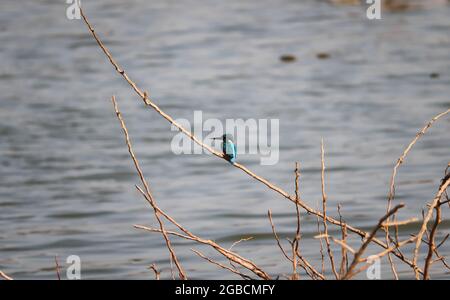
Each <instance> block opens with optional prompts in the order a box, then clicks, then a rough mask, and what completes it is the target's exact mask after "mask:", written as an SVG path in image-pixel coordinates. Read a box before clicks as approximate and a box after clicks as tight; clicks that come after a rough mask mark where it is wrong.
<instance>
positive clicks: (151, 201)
mask: <svg viewBox="0 0 450 300" xmlns="http://www.w3.org/2000/svg"><path fill="white" fill-rule="evenodd" d="M111 101H112V103H113V105H114V110H115V112H116V115H117V118H118V120H119V122H120V126H121V127H122V130H123V133H124V135H125V143H126V144H127V147H128V153H129V154H130V156H131V159H132V160H133V163H134V166H135V168H136V171H137V173H138V175H139V178H140V179H141V182H142V184H143V186H144V189H145V194H146V195H147V197H146V199H147V200H148V202H149V204H150V205H151V206H152V208H153V210H154V215H155V218H156V220H157V221H158V223H159V228H161V233H162V235H163V237H164V240H165V242H166V246H167V249H168V250H169V253H170V258H171V260H172V261H173V262H174V263H175V266H176V267H177V269H178V275H179V277H180V279H182V280H184V279H187V276H186V274H185V272H184V270H183V268H182V267H181V264H180V263H179V261H178V258H177V256H176V255H175V250H173V248H172V245H171V243H170V239H169V237H168V236H167V233H166V231H165V228H164V223H163V221H162V220H161V218H160V217H159V212H158V210H157V209H156V208H155V207H156V202H155V200H154V199H153V196H152V194H151V192H150V187H149V185H148V183H147V180H146V179H145V177H144V173H143V172H142V169H141V167H140V165H139V161H138V160H137V158H136V156H135V154H134V151H133V147H132V146H131V141H130V136H129V134H128V130H127V127H126V125H125V121H124V120H123V118H122V114H121V113H120V111H119V108H118V106H117V102H116V97H114V96H112V98H111Z"/></svg>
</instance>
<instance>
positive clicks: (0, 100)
mask: <svg viewBox="0 0 450 300" xmlns="http://www.w3.org/2000/svg"><path fill="white" fill-rule="evenodd" d="M85 2H86V3H85ZM83 4H84V7H85V10H86V13H87V15H88V17H89V18H90V20H91V22H92V23H93V24H94V26H95V28H96V31H97V32H98V33H99V34H100V35H101V36H102V37H103V39H104V41H105V44H106V45H107V46H108V47H109V48H110V49H111V51H112V53H113V54H114V55H115V57H116V59H117V60H118V61H119V62H121V64H122V65H123V66H124V68H125V69H126V70H127V72H128V73H129V74H130V76H131V77H132V78H133V79H134V80H136V82H137V83H138V84H139V85H140V86H142V87H143V88H145V89H148V90H149V92H150V95H151V97H152V98H153V99H155V101H156V102H157V104H158V105H160V106H161V108H162V109H164V110H165V111H166V112H168V113H169V114H171V115H172V116H174V117H176V118H187V119H189V120H192V119H193V111H194V110H202V111H203V115H204V118H218V119H221V120H225V119H227V118H233V119H237V118H244V119H247V118H254V119H264V118H269V119H279V120H280V160H279V163H278V164H276V165H273V166H261V165H260V164H259V159H258V156H255V155H242V156H240V157H239V162H242V163H243V164H245V165H246V166H248V167H249V168H250V169H252V170H254V171H255V172H256V173H257V174H259V175H262V176H264V177H265V178H267V179H269V180H271V181H273V182H274V183H276V184H278V185H280V186H281V187H283V188H285V189H286V190H288V191H292V190H293V168H294V162H295V161H299V162H300V163H301V169H302V176H301V193H302V195H303V198H304V199H305V201H306V202H308V203H309V204H310V205H312V206H316V205H317V201H320V199H321V187H320V140H321V138H322V137H323V138H324V141H325V151H326V165H327V173H326V190H327V194H328V197H329V200H328V203H329V214H332V215H334V216H336V215H337V212H336V207H337V205H338V204H341V205H342V214H343V217H344V219H345V220H346V221H348V222H349V223H351V224H352V225H355V226H358V227H361V228H363V229H367V230H369V229H370V228H371V226H373V225H374V224H375V223H376V221H377V220H378V218H379V217H380V216H381V215H383V214H384V211H385V204H386V195H387V192H388V186H389V177H390V172H391V169H392V167H393V164H394V163H395V161H396V159H397V158H398V156H399V155H400V154H401V152H402V151H403V148H404V147H405V146H406V145H407V144H408V143H409V142H410V140H411V139H412V138H413V136H414V135H415V133H416V132H417V131H418V129H419V128H421V127H422V126H423V125H424V124H425V122H426V121H427V120H429V119H430V118H431V117H432V116H434V115H436V114H437V113H439V112H441V111H444V110H446V109H447V108H449V107H450V97H449V94H450V57H449V53H450V51H449V48H450V18H449V16H450V7H449V6H448V5H438V6H432V7H429V8H425V9H417V10H408V11H400V12H383V19H382V20H381V21H368V20H367V19H366V18H365V7H364V6H347V5H332V4H330V3H328V2H326V1H313V0H309V1H292V0H291V1H288V0H286V1H284V0H281V1H266V0H265V1H144V0H134V1H127V2H124V1H104V0H102V1H95V2H94V1H91V2H88V1H84V2H83ZM65 9H66V4H65V1H59V3H56V2H54V1H43V0H42V1H31V0H23V1H20V3H19V2H18V1H12V0H6V1H5V0H2V1H1V3H0V57H1V64H0V66H1V67H0V91H1V93H0V133H1V137H0V167H1V168H0V178H1V180H0V212H1V213H0V269H1V270H3V271H5V272H6V273H8V274H9V275H11V276H13V277H15V278H20V279H42V278H48V279H54V278H55V277H56V275H55V272H54V260H53V259H54V256H55V255H58V257H59V258H60V260H61V264H63V263H64V259H65V258H66V257H67V256H69V255H72V254H76V255H79V256H80V257H81V260H82V277H83V278H86V279H87V278H90V279H95V278H112V279H118V278H130V279H147V278H153V274H152V273H151V271H149V270H148V269H146V268H147V266H148V265H149V264H151V263H153V262H155V263H157V264H158V266H159V267H160V268H162V270H163V274H162V275H163V277H165V278H168V277H170V272H169V262H168V255H167V251H166V250H165V246H164V242H163V239H162V238H161V237H160V235H157V234H150V233H147V232H141V231H137V230H136V229H134V228H133V227H132V225H133V224H147V225H155V222H154V220H153V216H152V212H151V210H150V208H149V207H148V205H146V203H145V201H144V200H143V199H142V198H141V197H140V195H139V194H138V193H137V192H136V190H135V188H134V184H136V183H138V178H137V176H136V174H135V172H134V169H133V167H132V163H131V161H130V159H129V157H128V153H127V150H126V147H125V145H124V142H123V136H122V133H121V131H120V127H119V125H118V123H117V120H116V118H115V116H114V113H113V109H112V106H111V104H110V100H109V99H110V97H111V95H112V94H115V95H116V96H117V98H118V100H119V105H120V107H121V110H122V112H123V114H124V117H125V120H126V122H127V124H128V127H129V131H130V134H131V136H132V139H133V142H134V146H135V150H136V152H137V155H138V157H139V158H140V161H141V163H142V165H143V168H144V171H145V173H146V175H147V177H148V179H149V181H150V184H151V187H152V189H153V193H154V196H155V198H156V199H157V201H158V203H159V204H160V206H161V207H162V208H163V209H165V210H166V211H168V212H169V213H170V214H172V215H173V216H174V217H175V218H176V219H177V220H179V222H180V223H182V224H184V225H185V226H186V227H188V228H189V229H190V230H191V231H193V232H194V233H196V234H199V235H200V236H202V237H205V238H208V239H214V240H216V241H217V242H219V243H221V244H223V245H224V246H230V245H231V244H232V243H233V242H234V241H236V240H239V239H240V238H242V237H249V236H252V237H254V239H253V240H251V241H247V242H243V243H241V244H239V245H238V246H236V248H235V250H236V251H238V252H239V253H240V254H242V255H243V256H245V257H248V258H251V259H253V260H254V261H255V262H256V263H257V264H259V265H260V266H261V267H263V268H264V269H265V270H267V271H268V272H270V273H271V274H275V275H277V274H283V273H288V272H289V271H290V267H289V264H288V263H287V262H286V261H285V260H284V258H283V257H282V254H281V253H280V252H279V250H278V249H277V246H276V244H275V242H274V239H273V238H272V235H271V228H270V224H269V222H268V220H267V216H266V214H267V210H268V209H272V211H273V214H274V221H275V223H276V225H277V229H278V231H279V233H280V235H281V236H282V237H283V238H284V237H288V236H292V234H293V232H294V229H295V219H294V215H293V212H294V208H293V206H292V205H291V203H289V202H288V201H286V200H285V199H283V198H281V197H280V196H279V195H278V194H276V193H274V192H272V191H270V190H267V188H266V187H265V186H263V185H262V184H261V183H259V182H257V181H254V180H252V179H251V178H250V177H248V176H247V175H245V174H244V173H243V172H241V171H240V170H238V169H235V168H231V167H230V166H228V165H227V164H226V163H224V162H223V161H220V160H218V159H216V158H213V157H211V156H207V155H203V156H201V155H180V156H176V155H174V154H173V153H172V152H171V150H170V142H171V139H172V137H173V136H174V135H175V132H171V131H170V126H169V124H168V123H167V122H165V121H164V120H163V119H162V118H161V117H160V116H159V115H157V114H156V113H155V112H154V111H149V110H146V109H144V108H143V107H142V105H141V102H140V101H139V99H138V98H137V96H136V95H134V94H133V93H132V91H131V89H130V88H129V87H128V86H127V85H126V83H125V82H124V81H123V80H122V79H121V78H120V77H119V76H118V75H117V74H116V73H114V71H113V69H112V66H111V65H110V64H109V62H108V61H107V60H106V58H105V57H104V55H103V54H102V53H101V52H100V50H99V48H98V47H97V45H96V44H95V43H94V41H93V39H92V37H91V36H90V35H89V34H88V31H87V28H86V27H85V25H84V24H83V23H82V22H81V21H77V20H74V21H69V20H67V19H66V16H65ZM318 53H328V54H329V55H330V57H329V58H328V59H318V58H317V57H316V56H317V54H318ZM283 54H293V55H295V56H296V57H297V61H295V62H293V63H282V62H280V60H279V57H280V55H283ZM431 73H436V74H438V75H439V76H437V78H432V77H430V74H431ZM435 77H436V76H435ZM449 130H450V120H449V118H447V119H442V120H441V121H439V122H437V123H436V125H435V126H434V127H433V128H432V129H431V131H430V134H427V135H426V136H425V137H424V138H423V139H422V140H421V141H420V142H419V143H418V144H417V145H416V146H415V148H414V150H413V152H412V153H411V155H410V156H409V157H408V159H407V161H406V164H405V165H404V166H403V167H402V168H401V169H400V173H399V177H398V187H397V200H398V201H403V202H405V203H406V205H407V207H406V208H404V209H403V210H402V212H401V214H400V219H407V218H410V217H420V210H421V208H423V207H424V204H425V202H426V201H430V200H431V199H432V198H433V195H434V194H435V192H436V190H437V188H438V186H439V181H440V178H442V175H443V171H444V169H445V167H446V166H447V163H448V162H449V156H448V154H449V152H448V150H449V146H450V139H449ZM447 216H448V214H444V219H445V217H447ZM447 220H448V219H447ZM417 228H418V224H412V225H408V226H405V227H402V228H401V232H400V234H401V237H402V238H405V237H408V236H409V235H410V234H412V233H414V232H415V231H417ZM449 228H450V223H449V222H448V221H444V222H443V224H442V225H441V234H440V235H439V236H438V239H441V238H442V237H443V235H444V234H445V233H446V232H448V230H449ZM331 229H332V230H333V231H332V233H333V234H336V235H339V234H340V233H339V232H338V231H336V228H331ZM303 231H304V236H303V243H302V244H301V249H302V251H303V253H304V255H305V256H306V257H307V258H309V259H310V260H311V262H313V263H315V264H318V263H319V260H320V257H319V255H318V244H317V241H316V240H314V239H313V236H314V235H315V234H316V220H315V218H313V217H312V216H308V215H305V216H303ZM356 242H357V240H354V241H353V243H356ZM173 243H174V245H175V249H176V252H177V254H178V256H179V258H180V261H181V263H182V264H183V265H184V267H185V268H186V270H187V273H188V274H192V276H191V277H195V278H210V279H212V278H235V277H234V275H232V274H231V275H230V274H228V273H226V272H224V271H223V270H220V269H217V268H216V267H215V266H213V265H210V264H207V263H205V262H204V261H203V260H202V259H201V258H198V257H197V256H195V254H193V253H192V252H191V251H190V248H196V249H197V248H199V247H198V246H197V245H195V244H192V243H189V242H185V241H180V240H177V239H174V241H173ZM354 245H356V244H354ZM286 246H287V245H286ZM199 249H200V250H202V251H203V252H204V253H205V254H207V255H208V256H210V257H212V258H215V259H220V257H218V256H217V254H215V253H214V252H213V251H212V250H210V249H208V248H202V247H200V248H199ZM375 250H376V248H374V249H370V251H371V252H373V251H375ZM408 250H409V251H410V250H411V247H409V248H408ZM441 252H442V254H444V255H445V254H450V249H449V247H448V246H446V245H444V246H442V248H441ZM384 263H385V262H383V265H382V276H383V278H390V277H391V274H390V273H389V268H388V266H386V265H385V264H384ZM401 273H402V274H408V275H406V276H411V270H410V269H408V268H404V267H403V268H401ZM445 276H446V274H445V271H444V270H443V268H442V267H441V265H440V264H439V263H436V264H435V276H434V277H433V278H445Z"/></svg>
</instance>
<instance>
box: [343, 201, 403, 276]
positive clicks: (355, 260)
mask: <svg viewBox="0 0 450 300" xmlns="http://www.w3.org/2000/svg"><path fill="white" fill-rule="evenodd" d="M404 206H405V205H404V204H399V205H397V206H395V207H394V208H393V209H391V210H390V211H389V212H388V213H387V214H386V215H384V216H383V217H382V218H381V219H380V220H379V221H378V224H377V226H375V228H374V229H373V230H372V232H371V233H370V235H369V237H368V238H367V239H366V241H365V242H364V243H363V244H362V245H361V247H360V248H359V250H358V252H356V254H355V256H354V258H353V261H352V263H351V264H350V267H349V268H348V270H347V273H346V274H345V275H344V277H343V279H349V278H350V277H351V276H352V272H353V269H354V268H355V267H356V265H357V264H358V263H360V259H359V258H360V257H361V255H362V254H363V253H364V251H365V250H366V248H367V246H368V245H369V244H370V242H371V241H372V240H373V238H374V237H375V234H376V233H377V231H378V230H379V229H380V228H381V227H382V226H383V223H384V221H385V220H386V219H388V218H389V217H390V216H392V215H393V214H395V213H396V212H397V211H398V210H399V209H400V208H402V207H404Z"/></svg>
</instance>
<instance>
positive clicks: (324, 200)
mask: <svg viewBox="0 0 450 300" xmlns="http://www.w3.org/2000/svg"><path fill="white" fill-rule="evenodd" d="M320 149H321V151H320V153H321V161H322V172H321V175H322V176H321V178H322V180H321V182H322V213H323V230H324V234H325V243H326V244H327V252H328V257H329V258H330V265H331V270H332V271H333V274H334V277H335V278H336V279H339V275H338V273H337V271H336V266H335V265H334V257H333V251H332V250H331V245H330V239H329V238H328V224H327V194H326V193H325V150H324V147H323V139H322V142H321V147H320Z"/></svg>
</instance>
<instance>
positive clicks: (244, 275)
mask: <svg viewBox="0 0 450 300" xmlns="http://www.w3.org/2000/svg"><path fill="white" fill-rule="evenodd" d="M191 250H192V251H193V252H194V253H195V254H197V255H198V256H200V257H201V258H203V259H205V260H207V261H208V262H210V263H212V264H214V265H216V266H219V267H220V268H222V269H225V270H228V271H230V272H232V273H234V274H237V275H239V276H240V277H242V278H243V279H252V278H251V277H250V276H248V275H246V274H244V273H242V272H239V271H238V270H237V269H233V268H230V267H229V266H226V265H224V264H221V263H219V262H217V261H215V260H212V259H211V258H209V257H206V256H205V255H204V254H203V253H201V252H200V251H197V250H195V249H191Z"/></svg>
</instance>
